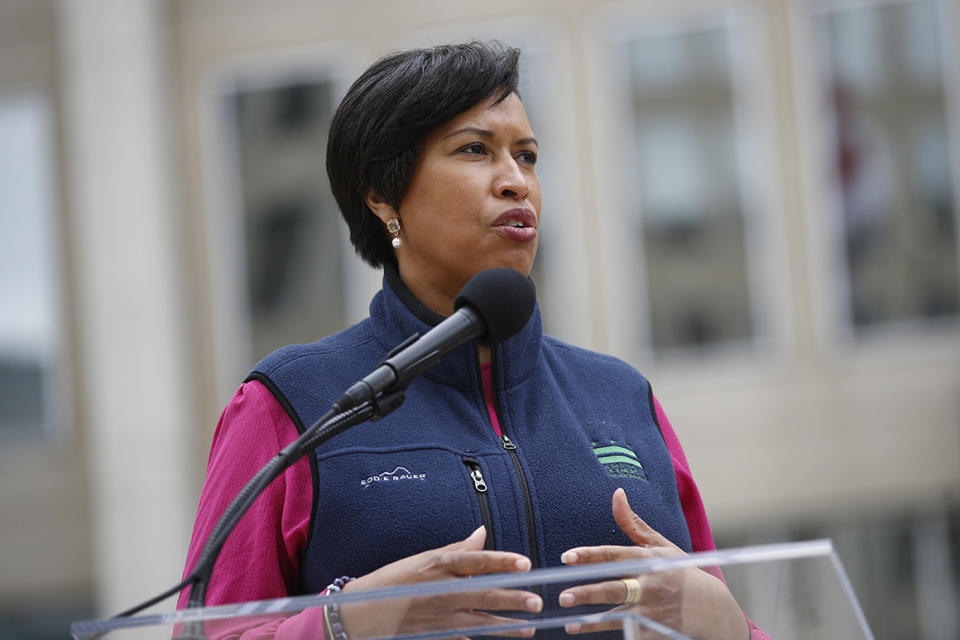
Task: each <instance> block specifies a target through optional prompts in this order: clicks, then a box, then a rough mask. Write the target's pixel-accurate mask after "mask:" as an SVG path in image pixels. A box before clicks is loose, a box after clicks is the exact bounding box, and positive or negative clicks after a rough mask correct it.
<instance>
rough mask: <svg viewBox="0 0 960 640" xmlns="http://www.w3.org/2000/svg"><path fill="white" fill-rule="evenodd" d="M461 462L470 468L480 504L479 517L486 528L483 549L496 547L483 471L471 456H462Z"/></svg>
mask: <svg viewBox="0 0 960 640" xmlns="http://www.w3.org/2000/svg"><path fill="white" fill-rule="evenodd" d="M463 464H465V465H466V467H467V469H469V470H470V480H471V481H473V491H474V493H476V494H477V502H478V503H479V504H480V519H481V520H482V521H483V526H484V527H485V528H486V529H487V539H486V541H485V542H484V543H483V548H484V549H491V550H492V549H496V548H497V546H496V542H495V541H494V538H493V513H492V512H491V511H490V496H489V495H487V481H486V480H485V479H484V477H483V471H481V470H480V465H479V464H478V463H477V461H476V460H474V459H472V458H464V460H463Z"/></svg>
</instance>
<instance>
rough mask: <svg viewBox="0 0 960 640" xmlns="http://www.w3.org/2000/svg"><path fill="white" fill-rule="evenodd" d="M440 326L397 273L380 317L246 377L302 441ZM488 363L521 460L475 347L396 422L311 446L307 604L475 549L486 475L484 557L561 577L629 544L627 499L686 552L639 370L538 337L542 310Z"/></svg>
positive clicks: (379, 300) (423, 382)
mask: <svg viewBox="0 0 960 640" xmlns="http://www.w3.org/2000/svg"><path fill="white" fill-rule="evenodd" d="M439 320H440V317H439V316H437V315H436V314H433V313H432V312H430V311H429V310H427V309H426V308H425V307H423V305H422V304H420V303H419V302H418V301H417V300H416V299H415V298H413V296H412V295H411V294H410V293H409V291H408V290H407V289H406V287H404V286H403V284H402V283H401V282H400V281H399V278H397V276H396V275H395V273H388V275H387V277H386V278H385V283H384V287H383V290H382V291H380V292H379V293H378V294H377V295H376V296H375V297H374V299H373V301H372V302H371V304H370V318H368V319H366V320H364V321H363V322H360V323H359V324H356V325H354V326H352V327H350V328H349V329H347V330H345V331H343V332H341V333H338V334H336V335H333V336H330V337H328V338H324V339H322V340H320V341H318V342H315V343H313V344H308V345H293V346H290V347H286V348H283V349H280V350H279V351H276V352H274V353H273V354H271V355H270V356H268V357H267V358H265V359H264V360H263V361H261V362H260V363H259V364H258V365H257V366H256V368H255V369H254V371H253V373H252V374H251V376H250V379H257V380H260V381H261V382H263V383H264V384H266V385H267V386H268V388H270V389H271V391H272V392H273V394H274V395H275V396H276V397H277V398H278V400H279V401H280V402H281V403H282V404H283V406H284V407H285V408H286V410H287V412H288V413H289V414H290V416H291V418H292V419H293V420H294V423H295V424H296V425H297V426H298V428H301V429H302V428H303V427H304V425H306V426H309V425H310V424H312V423H313V422H314V421H315V420H316V419H317V418H318V417H319V416H321V415H322V414H323V413H324V412H326V410H327V409H328V408H329V407H330V405H331V404H332V403H333V401H334V400H336V398H337V397H338V396H339V395H340V393H341V392H342V391H343V390H344V389H346V388H347V387H348V386H349V385H350V384H352V383H353V382H355V381H356V380H358V379H360V378H361V377H363V376H364V375H366V374H367V373H369V372H370V371H372V370H373V369H374V368H375V367H376V366H377V365H378V364H379V363H380V361H381V360H382V359H383V357H384V355H385V354H386V353H387V352H388V351H389V350H390V349H392V348H393V347H394V346H396V345H397V344H398V343H400V342H401V341H402V340H403V339H404V338H406V337H408V336H410V335H411V334H414V333H420V334H421V335H422V334H424V333H426V332H427V331H429V329H430V326H431V325H432V324H435V323H436V322H437V321H439ZM492 361H493V380H494V395H495V402H496V407H497V410H498V415H499V418H500V422H501V425H502V427H503V430H504V433H505V434H506V435H507V436H508V437H509V439H510V440H511V441H512V442H513V443H515V444H516V449H515V450H514V451H512V452H511V451H508V450H507V449H505V448H504V446H503V442H502V441H501V440H500V439H499V438H497V436H496V434H495V433H494V431H493V429H492V427H491V425H490V420H489V417H488V415H487V410H486V405H485V402H484V398H483V392H482V386H481V380H480V372H479V364H478V361H477V357H476V346H475V345H474V344H472V343H471V344H468V345H465V346H463V347H461V348H459V349H457V350H455V351H454V352H452V353H450V354H449V355H448V356H446V357H445V358H444V359H443V360H442V361H441V362H440V363H439V364H438V365H437V366H435V367H434V368H432V369H430V370H429V371H427V372H426V373H425V374H423V375H421V376H420V377H418V378H417V379H415V380H414V381H413V383H412V384H411V385H410V387H409V389H408V391H407V397H406V402H405V403H404V404H403V406H401V407H400V408H399V409H398V410H396V411H395V412H394V413H393V414H391V415H390V416H388V417H386V418H385V419H383V420H380V421H378V422H368V423H365V424H361V425H358V426H356V427H353V428H352V429H349V430H347V431H345V432H344V433H341V434H339V435H337V436H335V437H333V438H332V439H331V440H329V441H328V442H327V443H325V444H323V445H321V446H320V447H319V448H317V450H316V451H315V454H314V455H313V457H312V461H311V464H312V469H313V482H314V486H313V496H314V499H313V504H314V506H313V514H312V518H311V525H310V533H309V541H308V545H307V549H306V554H305V556H304V558H303V562H302V566H301V574H300V582H301V585H300V586H301V589H302V592H303V593H315V592H319V591H321V590H322V589H323V588H324V587H326V586H327V585H328V584H330V583H331V582H332V581H333V580H334V579H335V578H337V577H338V576H342V575H352V576H359V575H363V574H365V573H368V572H370V571H372V570H374V569H376V568H378V567H381V566H383V565H385V564H388V563H390V562H392V561H394V560H397V559H400V558H403V557H405V556H409V555H412V554H415V553H419V552H421V551H424V550H427V549H431V548H435V547H439V546H443V545H446V544H449V543H451V542H454V541H456V540H460V539H463V538H465V537H467V536H468V535H469V534H470V533H471V532H472V531H473V530H474V529H476V528H477V527H478V526H480V525H481V524H483V523H484V511H483V507H482V505H483V502H481V501H480V500H479V499H478V494H477V493H476V491H475V485H474V482H473V480H472V479H471V473H474V474H475V473H476V471H477V470H479V471H480V473H481V474H482V476H483V479H484V481H485V483H486V486H487V491H486V496H487V498H488V500H487V501H485V502H487V504H488V511H487V513H488V516H487V518H488V522H489V523H490V528H491V529H492V531H488V544H491V542H492V545H493V546H494V547H495V548H497V549H504V550H510V551H516V552H518V553H522V554H524V555H526V556H528V557H530V558H531V559H532V560H533V562H534V566H557V565H559V564H560V554H561V553H562V552H563V551H565V550H566V549H569V548H570V547H574V546H579V545H598V544H630V542H629V540H628V539H627V537H626V536H625V535H624V534H623V533H622V532H621V531H620V530H619V528H618V527H617V525H616V523H615V522H614V520H613V516H612V514H611V512H610V499H611V496H612V494H613V492H614V490H615V489H616V488H617V487H621V486H622V487H623V488H624V489H625V490H626V492H627V496H628V497H629V499H630V504H631V506H632V507H633V508H634V510H635V511H637V513H639V514H640V516H641V517H643V518H644V519H645V520H646V521H647V522H648V523H649V524H650V525H651V526H652V527H654V528H655V529H656V530H658V531H659V532H660V533H662V534H663V535H665V536H666V537H667V538H669V539H670V540H672V541H673V542H674V543H675V544H677V545H678V546H680V547H681V548H683V549H685V550H687V551H689V550H690V536H689V532H688V530H687V525H686V521H685V519H684V515H683V512H682V510H681V506H680V501H679V496H678V494H677V486H676V479H675V476H674V469H673V465H672V463H671V460H670V456H669V452H668V451H667V447H666V444H665V443H664V440H663V437H662V435H661V433H660V430H659V427H658V425H657V424H656V419H655V417H654V411H653V406H652V395H651V392H650V387H649V385H648V384H647V381H646V380H645V379H644V378H643V377H642V376H641V375H640V374H639V373H638V372H637V371H636V370H634V369H633V368H632V367H630V366H628V365H627V364H625V363H623V362H621V361H620V360H617V359H615V358H611V357H608V356H603V355H600V354H596V353H593V352H589V351H586V350H583V349H578V348H576V347H572V346H570V345H567V344H564V343H562V342H559V341H557V340H555V339H552V338H550V337H546V336H543V335H542V332H541V324H540V316H539V310H537V311H535V312H534V315H533V317H532V318H531V319H530V321H529V323H528V324H527V326H526V327H525V328H524V330H523V331H521V332H520V333H519V334H517V335H516V336H514V337H513V338H511V339H510V340H508V341H506V342H504V343H502V344H500V345H498V346H497V347H495V348H494V350H493V354H492ZM491 536H492V540H491V539H490V538H491ZM551 591H552V590H551ZM544 595H545V596H547V597H550V598H553V601H554V602H555V594H549V593H548V594H544Z"/></svg>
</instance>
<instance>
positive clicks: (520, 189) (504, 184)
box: [494, 158, 531, 200]
mask: <svg viewBox="0 0 960 640" xmlns="http://www.w3.org/2000/svg"><path fill="white" fill-rule="evenodd" d="M530 180H531V178H530V176H528V175H527V174H526V173H525V172H524V170H523V169H522V168H521V167H520V163H519V162H517V160H516V159H515V158H509V159H507V160H505V161H504V162H503V163H501V168H500V170H499V172H498V174H497V178H496V182H495V185H494V190H495V191H496V193H497V195H499V196H500V197H502V198H516V199H518V200H523V199H524V198H526V197H527V195H528V194H529V193H530V182H529V181H530Z"/></svg>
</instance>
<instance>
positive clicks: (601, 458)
mask: <svg viewBox="0 0 960 640" xmlns="http://www.w3.org/2000/svg"><path fill="white" fill-rule="evenodd" d="M592 446H593V452H594V453H595V454H597V461H598V462H599V463H600V464H601V465H602V466H603V470H604V471H606V472H607V475H608V476H610V477H611V478H634V479H637V480H644V481H645V480H646V479H647V474H646V473H644V472H643V465H642V464H640V460H639V459H638V458H637V454H635V453H634V452H633V451H631V450H630V449H627V448H626V447H621V446H619V445H616V444H613V443H611V444H606V445H601V444H598V443H596V442H594V443H593V444H592Z"/></svg>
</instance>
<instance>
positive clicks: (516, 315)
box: [453, 267, 537, 346]
mask: <svg viewBox="0 0 960 640" xmlns="http://www.w3.org/2000/svg"><path fill="white" fill-rule="evenodd" d="M536 302H537V293H536V289H535V288H534V286H533V282H532V281H531V280H530V278H528V277H526V276H525V275H523V274H522V273H520V272H519V271H517V270H516V269H510V268H508V267H496V268H494V269H487V270H486V271H481V272H480V273H478V274H476V275H475V276H473V277H472V278H470V279H469V280H468V281H467V284H465V285H463V288H462V289H460V294H459V295H458V296H457V299H456V300H455V301H454V303H453V307H454V309H459V308H460V307H462V306H464V305H469V306H470V307H471V308H473V309H474V310H475V311H476V312H477V314H479V316H480V317H481V318H482V319H483V322H484V325H485V326H486V328H487V330H486V333H484V334H483V335H482V336H480V337H479V338H478V339H477V341H478V342H479V343H480V344H482V345H485V346H490V345H494V344H497V343H498V342H503V341H504V340H506V339H507V338H509V337H511V336H512V335H514V334H515V333H517V332H519V331H520V330H521V329H523V327H524V326H526V324H527V321H528V320H529V319H530V315H531V314H532V313H533V308H534V306H535V305H536Z"/></svg>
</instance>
